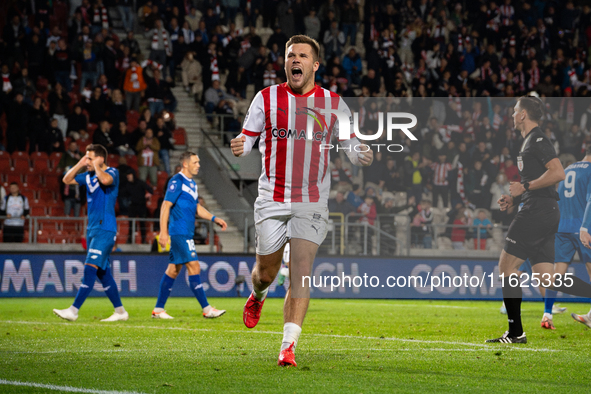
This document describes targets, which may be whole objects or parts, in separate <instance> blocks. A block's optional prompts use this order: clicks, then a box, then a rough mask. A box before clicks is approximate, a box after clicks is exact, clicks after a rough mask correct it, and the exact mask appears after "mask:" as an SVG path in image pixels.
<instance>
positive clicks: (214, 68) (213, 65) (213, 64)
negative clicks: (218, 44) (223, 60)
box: [209, 52, 220, 81]
mask: <svg viewBox="0 0 591 394" xmlns="http://www.w3.org/2000/svg"><path fill="white" fill-rule="evenodd" d="M209 69H210V70H211V80H212V81H216V80H217V81H219V79H220V69H219V68H218V57H217V55H216V54H215V52H214V53H210V64H209Z"/></svg>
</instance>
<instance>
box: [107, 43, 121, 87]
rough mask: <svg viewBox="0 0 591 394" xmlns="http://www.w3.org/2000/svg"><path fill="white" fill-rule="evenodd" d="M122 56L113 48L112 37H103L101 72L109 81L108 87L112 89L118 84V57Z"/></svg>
mask: <svg viewBox="0 0 591 394" xmlns="http://www.w3.org/2000/svg"><path fill="white" fill-rule="evenodd" d="M122 57H123V53H122V52H121V51H120V50H119V49H117V48H115V42H114V41H113V38H111V37H107V38H105V47H104V50H103V52H102V58H103V67H104V71H103V73H104V74H105V75H106V77H107V80H108V81H109V88H111V89H114V88H116V87H117V86H118V85H119V68H118V63H119V59H120V58H122Z"/></svg>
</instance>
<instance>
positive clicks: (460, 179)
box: [456, 162, 468, 204]
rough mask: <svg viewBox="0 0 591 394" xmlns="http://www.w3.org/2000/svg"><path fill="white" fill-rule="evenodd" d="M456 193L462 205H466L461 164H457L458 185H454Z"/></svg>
mask: <svg viewBox="0 0 591 394" xmlns="http://www.w3.org/2000/svg"><path fill="white" fill-rule="evenodd" d="M456 191H457V192H458V194H459V195H460V197H461V198H462V201H463V202H464V204H466V203H467V202H468V200H466V193H465V192H464V166H463V165H462V162H458V183H457V185H456Z"/></svg>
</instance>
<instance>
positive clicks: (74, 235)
mask: <svg viewBox="0 0 591 394" xmlns="http://www.w3.org/2000/svg"><path fill="white" fill-rule="evenodd" d="M226 212H227V213H228V212H233V213H237V214H239V215H240V216H239V217H240V219H239V220H240V221H241V223H240V226H236V229H235V230H234V234H239V235H240V237H241V239H242V245H225V246H226V247H227V246H232V248H228V249H233V252H238V251H240V252H242V253H252V252H254V233H255V231H254V226H255V224H254V218H253V212H252V211H247V210H226ZM3 219H7V217H6V216H3V217H0V222H2V221H3ZM195 222H196V226H197V229H199V228H200V227H201V229H200V230H201V237H199V234H197V235H196V238H195V239H199V241H200V242H201V243H196V244H197V245H207V246H208V247H209V248H208V249H209V252H211V253H215V252H216V251H219V250H218V246H219V244H220V242H218V236H219V240H221V239H222V237H223V234H224V233H222V232H221V231H218V230H219V228H217V226H215V225H214V223H213V222H211V221H208V220H202V219H196V221H195ZM87 224H88V219H87V217H48V216H40V217H33V216H29V217H27V218H25V237H26V238H25V239H24V242H28V243H29V244H39V243H54V244H55V243H65V244H68V243H80V241H81V238H83V237H85V236H86V227H87ZM158 224H159V220H158V219H155V218H147V219H144V218H129V217H118V218H117V230H118V231H117V238H118V243H120V244H122V243H128V241H129V243H130V244H131V245H141V244H142V242H141V238H142V237H141V232H142V226H143V228H144V232H145V239H144V242H143V245H148V244H151V243H152V242H153V240H154V238H155V235H156V234H157V232H158ZM507 229H508V226H502V225H498V224H494V225H492V227H491V228H487V227H483V226H481V225H479V226H472V225H448V224H427V225H422V226H413V225H412V223H411V221H410V220H409V217H408V216H406V215H394V214H380V215H377V216H376V217H375V219H374V221H373V224H372V223H370V221H369V220H365V219H364V215H362V214H359V213H356V212H353V213H350V214H348V215H344V214H342V213H338V212H333V213H330V214H329V223H328V231H327V236H326V239H325V241H324V242H323V244H322V245H321V246H320V249H319V254H328V255H361V256H370V255H374V256H383V257H392V256H410V255H411V251H412V250H417V249H432V250H433V251H434V254H435V253H436V252H435V250H446V249H447V250H454V249H455V248H454V246H455V247H456V248H458V249H459V248H462V249H464V245H467V246H469V247H468V248H466V249H472V248H471V244H472V242H474V241H475V247H474V249H475V250H474V251H475V252H478V250H477V249H478V248H479V247H480V246H481V241H482V240H484V239H487V240H488V241H491V240H492V242H494V245H496V246H497V247H502V245H503V242H504V233H505V232H506V231H507ZM454 230H455V231H454ZM458 230H462V231H461V232H458ZM197 233H199V231H197ZM226 233H228V232H226ZM229 233H230V234H231V233H232V232H231V231H230V232H229ZM485 234H486V236H484V235H485ZM472 240H474V241H472ZM466 241H469V242H470V243H469V244H467V243H466ZM488 241H487V242H488ZM453 242H457V243H456V244H455V245H454V244H453ZM486 249H489V248H486ZM222 251H223V250H222Z"/></svg>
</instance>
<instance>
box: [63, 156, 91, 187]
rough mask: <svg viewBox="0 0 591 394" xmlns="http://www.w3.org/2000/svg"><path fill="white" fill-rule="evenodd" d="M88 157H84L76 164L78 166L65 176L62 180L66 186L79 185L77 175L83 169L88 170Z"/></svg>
mask: <svg viewBox="0 0 591 394" xmlns="http://www.w3.org/2000/svg"><path fill="white" fill-rule="evenodd" d="M88 160H89V159H88V156H83V157H82V158H81V159H80V160H79V161H78V163H76V165H75V166H74V167H72V168H70V169H69V170H68V172H66V175H64V177H63V178H62V181H63V182H64V184H66V185H77V184H78V182H76V179H75V178H76V174H78V172H80V170H81V169H83V168H86V165H87V164H88Z"/></svg>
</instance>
